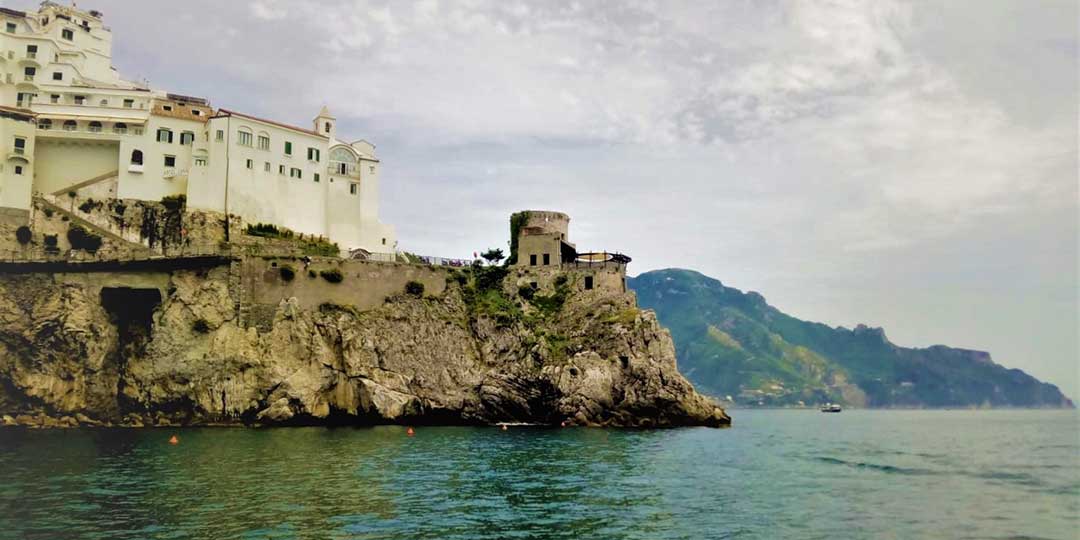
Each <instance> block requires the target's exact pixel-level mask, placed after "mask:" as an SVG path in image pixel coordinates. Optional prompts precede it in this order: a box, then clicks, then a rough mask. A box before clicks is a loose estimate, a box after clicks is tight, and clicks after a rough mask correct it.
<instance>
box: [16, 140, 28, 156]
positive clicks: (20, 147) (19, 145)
mask: <svg viewBox="0 0 1080 540" xmlns="http://www.w3.org/2000/svg"><path fill="white" fill-rule="evenodd" d="M24 152H26V139H24V138H22V137H15V153H16V154H22V153H24Z"/></svg>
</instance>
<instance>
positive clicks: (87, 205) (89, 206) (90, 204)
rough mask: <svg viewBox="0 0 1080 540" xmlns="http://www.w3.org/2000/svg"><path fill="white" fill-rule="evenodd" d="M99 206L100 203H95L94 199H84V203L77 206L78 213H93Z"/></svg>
mask: <svg viewBox="0 0 1080 540" xmlns="http://www.w3.org/2000/svg"><path fill="white" fill-rule="evenodd" d="M100 206H101V203H100V202H98V201H95V200H94V199H86V200H85V201H83V203H82V204H80V205H79V211H80V212H85V213H90V212H93V211H94V210H97V209H98V208H99V207H100Z"/></svg>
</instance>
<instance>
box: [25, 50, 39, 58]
mask: <svg viewBox="0 0 1080 540" xmlns="http://www.w3.org/2000/svg"><path fill="white" fill-rule="evenodd" d="M26 57H27V58H29V59H31V60H33V59H35V58H37V52H34V51H26Z"/></svg>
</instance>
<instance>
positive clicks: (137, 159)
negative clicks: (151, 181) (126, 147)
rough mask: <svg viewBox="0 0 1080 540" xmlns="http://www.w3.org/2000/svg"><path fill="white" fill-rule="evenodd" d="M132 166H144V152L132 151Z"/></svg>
mask: <svg viewBox="0 0 1080 540" xmlns="http://www.w3.org/2000/svg"><path fill="white" fill-rule="evenodd" d="M131 164H132V165H142V150H132V151H131Z"/></svg>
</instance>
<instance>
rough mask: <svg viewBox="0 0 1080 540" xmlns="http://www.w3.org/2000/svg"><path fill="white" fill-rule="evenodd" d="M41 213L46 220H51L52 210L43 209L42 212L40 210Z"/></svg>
mask: <svg viewBox="0 0 1080 540" xmlns="http://www.w3.org/2000/svg"><path fill="white" fill-rule="evenodd" d="M41 212H42V213H43V214H45V217H47V218H51V217H52V215H53V211H52V208H45V209H44V210H42V211H41Z"/></svg>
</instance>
